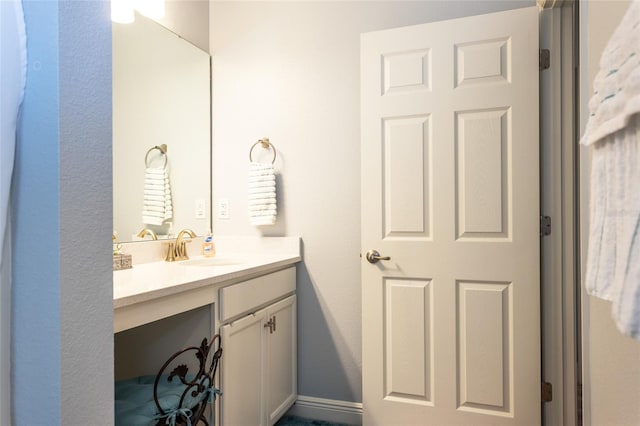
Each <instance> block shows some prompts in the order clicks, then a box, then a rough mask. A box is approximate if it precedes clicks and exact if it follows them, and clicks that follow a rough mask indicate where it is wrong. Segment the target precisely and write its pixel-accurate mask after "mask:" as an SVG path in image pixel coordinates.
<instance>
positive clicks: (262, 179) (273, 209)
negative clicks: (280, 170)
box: [248, 162, 277, 226]
mask: <svg viewBox="0 0 640 426" xmlns="http://www.w3.org/2000/svg"><path fill="white" fill-rule="evenodd" d="M248 196H249V202H248V210H249V221H250V223H251V224H252V225H255V226H261V225H273V224H275V223H276V215H277V206H276V204H277V202H276V176H275V171H274V169H273V165H272V164H264V163H254V162H252V163H250V164H249V178H248Z"/></svg>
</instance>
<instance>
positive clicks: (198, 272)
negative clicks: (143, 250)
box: [113, 253, 300, 309]
mask: <svg viewBox="0 0 640 426" xmlns="http://www.w3.org/2000/svg"><path fill="white" fill-rule="evenodd" d="M200 258H202V256H197V257H193V258H191V260H194V259H200ZM216 258H219V259H225V258H229V259H231V260H234V261H235V260H238V259H241V260H242V262H241V263H237V264H232V265H216V266H185V265H184V264H185V263H188V262H189V261H186V262H184V261H182V262H165V261H160V262H150V263H143V264H141V265H135V266H134V267H133V268H131V269H125V270H120V271H114V274H113V307H114V308H116V309H117V308H120V307H122V306H128V305H132V304H135V303H140V302H145V301H148V300H151V299H156V298H159V297H165V296H170V295H172V294H176V293H180V292H183V291H187V290H192V289H195V288H199V287H202V286H208V285H215V284H222V283H224V282H226V281H231V280H235V279H238V278H242V277H245V276H251V275H254V274H258V273H262V272H269V271H271V270H274V269H277V268H279V267H282V266H287V265H292V264H294V263H296V262H298V261H300V254H299V253H298V254H291V253H289V254H285V253H282V254H280V253H274V254H250V255H233V256H228V255H220V256H216Z"/></svg>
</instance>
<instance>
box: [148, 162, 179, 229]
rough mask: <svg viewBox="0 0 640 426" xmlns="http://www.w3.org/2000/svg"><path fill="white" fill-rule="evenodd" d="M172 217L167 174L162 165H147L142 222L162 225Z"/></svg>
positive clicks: (169, 185)
mask: <svg viewBox="0 0 640 426" xmlns="http://www.w3.org/2000/svg"><path fill="white" fill-rule="evenodd" d="M172 218H173V204H172V197H171V184H170V182H169V174H168V173H167V170H166V169H165V168H164V167H147V169H146V170H145V175H144V191H143V206H142V223H145V224H148V225H162V224H164V223H165V222H166V221H168V220H171V219H172Z"/></svg>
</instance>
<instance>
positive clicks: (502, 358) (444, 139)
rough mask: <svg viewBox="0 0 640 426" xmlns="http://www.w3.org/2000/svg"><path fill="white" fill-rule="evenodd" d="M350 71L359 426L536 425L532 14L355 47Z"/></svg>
mask: <svg viewBox="0 0 640 426" xmlns="http://www.w3.org/2000/svg"><path fill="white" fill-rule="evenodd" d="M361 73H362V75H361V77H362V87H361V111H362V112H361V113H362V123H361V135H362V145H361V155H362V303H363V306H362V309H363V321H362V323H363V402H364V423H365V425H385V426H386V425H474V426H476V425H518V426H527V425H539V424H540V421H541V420H540V302H539V299H540V298H539V291H540V279H539V188H538V186H539V184H538V175H539V159H538V157H539V155H538V10H537V8H535V7H532V8H522V9H516V10H512V11H507V12H500V13H494V14H488V15H481V16H474V17H469V18H462V19H456V20H451V21H441V22H435V23H429V24H424V25H417V26H411V27H404V28H398V29H392V30H386V31H379V32H374V33H367V34H363V35H362V39H361ZM371 249H375V250H377V251H378V252H379V257H386V256H388V257H390V259H389V260H377V259H376V258H371V259H370V260H371V262H373V263H370V262H369V261H368V260H367V256H365V253H366V252H367V251H368V250H371ZM369 257H371V256H369Z"/></svg>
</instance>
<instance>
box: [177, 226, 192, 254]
mask: <svg viewBox="0 0 640 426" xmlns="http://www.w3.org/2000/svg"><path fill="white" fill-rule="evenodd" d="M185 235H188V237H187V238H186V239H185ZM189 237H191V238H195V237H196V233H195V232H193V231H192V230H191V229H183V230H182V231H180V232H179V233H178V237H177V238H176V245H175V260H187V259H189V256H188V254H187V243H189V242H191V240H190V239H189Z"/></svg>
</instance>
